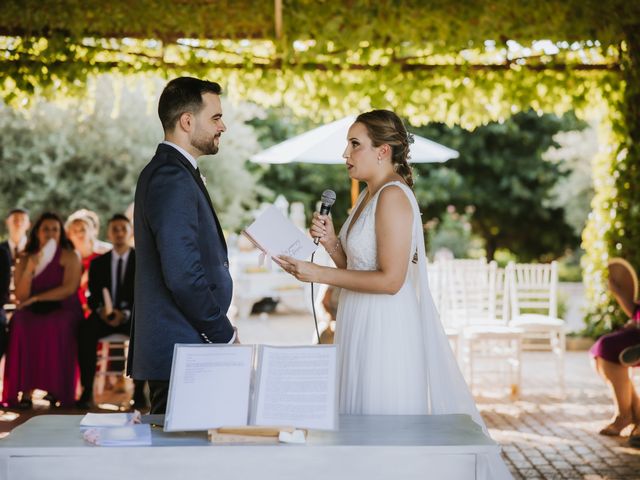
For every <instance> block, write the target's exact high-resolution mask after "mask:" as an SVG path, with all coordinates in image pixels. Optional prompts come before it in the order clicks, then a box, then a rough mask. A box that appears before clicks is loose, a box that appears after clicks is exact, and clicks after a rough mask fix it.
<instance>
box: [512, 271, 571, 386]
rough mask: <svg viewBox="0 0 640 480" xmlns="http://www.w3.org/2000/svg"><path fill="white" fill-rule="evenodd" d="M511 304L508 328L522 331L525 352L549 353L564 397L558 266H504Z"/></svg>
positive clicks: (563, 331) (562, 325)
mask: <svg viewBox="0 0 640 480" xmlns="http://www.w3.org/2000/svg"><path fill="white" fill-rule="evenodd" d="M507 282H508V284H509V297H510V302H511V320H510V322H509V325H511V326H513V327H518V328H522V329H523V330H524V335H523V338H522V349H523V350H524V351H549V352H552V353H553V354H554V355H555V363H556V371H557V374H558V383H559V386H560V390H561V391H562V393H563V394H564V391H565V383H564V354H565V350H566V338H565V322H564V320H562V319H560V318H558V264H557V262H551V263H544V264H531V263H514V262H510V263H509V264H508V265H507Z"/></svg>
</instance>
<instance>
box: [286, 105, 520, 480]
mask: <svg viewBox="0 0 640 480" xmlns="http://www.w3.org/2000/svg"><path fill="white" fill-rule="evenodd" d="M411 141H412V138H411V135H410V134H408V133H407V131H406V129H405V127H404V125H403V123H402V121H401V120H400V118H399V117H398V116H397V115H396V114H395V113H393V112H391V111H388V110H373V111H371V112H367V113H363V114H361V115H360V116H358V118H357V119H356V121H355V123H354V124H353V125H352V126H351V128H349V133H348V136H347V148H346V149H345V151H344V154H343V156H344V158H345V160H346V165H347V169H348V171H349V176H350V177H351V178H353V179H356V180H359V181H364V182H365V183H366V184H367V188H366V189H365V190H364V191H363V192H362V193H361V195H360V197H359V198H358V201H357V203H356V205H355V206H354V208H353V210H352V212H351V214H350V215H349V218H348V219H347V221H346V222H345V224H344V225H343V227H342V229H341V231H340V234H339V235H336V233H335V231H334V228H333V224H332V222H331V219H330V218H329V217H328V216H324V215H319V214H317V213H316V214H315V215H314V219H313V223H312V227H311V235H312V236H313V237H316V238H320V243H321V244H322V246H323V247H324V248H325V249H326V250H327V252H328V253H329V255H330V256H331V258H332V259H333V261H334V262H335V264H336V267H337V268H331V267H323V266H319V265H315V264H313V263H310V262H304V261H298V260H296V259H294V258H291V257H278V259H276V260H277V261H278V263H280V265H281V266H282V267H283V268H284V269H285V270H286V271H288V272H289V273H291V274H292V275H294V276H295V277H296V278H298V279H299V280H302V281H305V282H316V283H324V284H329V285H334V286H336V287H341V288H342V292H341V294H340V301H339V304H338V313H337V316H336V335H335V343H336V344H338V345H340V348H339V350H338V352H339V381H340V402H339V408H340V413H348V414H372V415H393V414H397V415H411V414H451V413H466V414H468V415H471V417H472V418H473V419H474V420H475V421H476V423H478V424H479V425H480V426H481V427H482V429H483V430H484V431H485V432H486V433H487V429H486V426H485V424H484V422H483V420H482V417H481V416H480V414H479V412H478V410H477V408H476V405H475V402H474V400H473V397H472V396H471V393H470V391H469V389H468V387H467V385H466V383H465V381H464V378H463V377H462V374H461V372H460V369H459V368H458V365H457V363H456V360H455V357H454V355H453V352H452V350H451V347H450V346H449V342H448V340H447V337H446V334H445V332H444V329H443V327H442V324H441V323H440V320H439V318H438V313H437V311H436V309H435V306H434V303H433V300H432V298H431V293H430V291H429V285H428V280H427V265H426V256H425V247H424V237H423V227H422V221H421V217H420V210H419V208H418V204H417V202H416V199H415V196H414V194H413V192H412V190H411V188H410V187H411V186H412V185H413V179H412V176H411V167H410V166H409V164H408V158H409V144H410V142H411ZM481 457H482V458H480V459H479V463H481V464H482V468H481V471H480V473H481V476H480V477H478V478H486V479H503V478H504V479H508V478H511V475H510V473H509V471H508V470H507V468H506V465H505V464H504V462H503V461H502V459H501V458H500V457H499V455H485V456H481Z"/></svg>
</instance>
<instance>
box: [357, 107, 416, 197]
mask: <svg viewBox="0 0 640 480" xmlns="http://www.w3.org/2000/svg"><path fill="white" fill-rule="evenodd" d="M356 122H358V123H362V124H363V125H364V126H365V128H366V129H367V133H368V134H369V138H371V143H372V144H373V146H374V147H379V146H380V145H383V144H385V143H386V144H387V145H389V146H390V147H391V165H392V166H393V169H394V170H395V171H396V173H398V175H400V176H401V177H402V178H403V180H404V181H405V182H406V184H407V185H409V186H410V187H413V172H412V168H411V165H409V145H410V144H411V143H413V135H411V134H410V133H408V132H407V129H406V128H405V126H404V123H402V120H401V119H400V117H398V115H396V114H395V113H394V112H392V111H391V110H371V111H370V112H366V113H361V114H360V115H358V118H356Z"/></svg>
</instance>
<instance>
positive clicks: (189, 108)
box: [158, 77, 222, 132]
mask: <svg viewBox="0 0 640 480" xmlns="http://www.w3.org/2000/svg"><path fill="white" fill-rule="evenodd" d="M205 93H215V94H216V95H220V94H221V93H222V87H220V85H219V84H218V83H216V82H209V81H208V80H200V79H198V78H193V77H178V78H174V79H173V80H171V81H170V82H169V83H167V86H166V87H164V90H163V91H162V94H161V95H160V101H159V102H158V116H159V117H160V122H162V128H163V129H164V131H165V132H171V131H173V129H174V128H175V126H176V122H177V121H178V119H179V118H180V115H182V114H183V113H185V112H191V113H198V112H199V111H200V110H201V109H202V107H203V105H204V104H203V101H202V95H203V94H205Z"/></svg>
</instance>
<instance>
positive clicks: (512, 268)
mask: <svg viewBox="0 0 640 480" xmlns="http://www.w3.org/2000/svg"><path fill="white" fill-rule="evenodd" d="M507 281H508V283H509V296H510V301H511V315H512V318H515V317H517V316H518V315H522V314H524V313H539V314H542V315H548V316H549V317H553V318H556V317H557V316H558V263H557V262H555V261H554V262H551V263H540V264H537V263H514V262H510V263H509V265H507Z"/></svg>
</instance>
